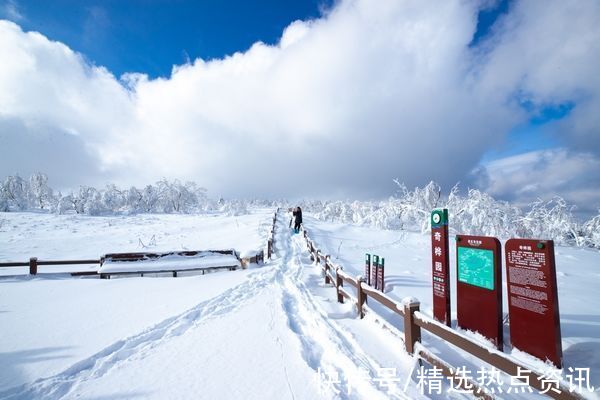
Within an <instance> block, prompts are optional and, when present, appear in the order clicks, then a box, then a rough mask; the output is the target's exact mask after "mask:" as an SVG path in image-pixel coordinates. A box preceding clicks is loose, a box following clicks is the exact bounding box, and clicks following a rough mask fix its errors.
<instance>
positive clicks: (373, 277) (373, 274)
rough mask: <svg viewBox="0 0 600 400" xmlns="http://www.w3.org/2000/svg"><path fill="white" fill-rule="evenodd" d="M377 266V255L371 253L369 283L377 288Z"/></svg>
mask: <svg viewBox="0 0 600 400" xmlns="http://www.w3.org/2000/svg"><path fill="white" fill-rule="evenodd" d="M377 268H379V256H376V255H375V254H373V265H372V266H371V285H372V286H373V287H374V288H375V289H378V287H377Z"/></svg>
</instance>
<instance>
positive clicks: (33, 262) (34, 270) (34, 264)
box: [0, 208, 279, 276]
mask: <svg viewBox="0 0 600 400" xmlns="http://www.w3.org/2000/svg"><path fill="white" fill-rule="evenodd" d="M278 212H279V208H278V209H277V211H275V213H274V214H273V224H272V225H271V228H270V230H269V233H268V235H267V258H268V259H271V256H272V254H273V245H274V233H275V225H276V223H277V213H278ZM264 258H265V255H264V249H263V250H261V251H260V252H259V253H257V254H255V255H254V256H251V257H248V260H247V261H248V262H250V263H258V262H264ZM102 259H103V257H102V258H99V259H93V260H39V259H38V258H37V257H31V258H30V259H29V261H24V262H12V261H10V262H0V268H19V267H29V275H37V274H38V270H39V267H41V266H50V265H92V264H97V265H98V267H100V265H101V264H102ZM68 273H70V274H71V276H84V275H98V272H97V270H86V271H75V272H68ZM174 276H175V275H174Z"/></svg>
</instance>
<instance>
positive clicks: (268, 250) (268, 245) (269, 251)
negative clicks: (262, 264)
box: [267, 239, 273, 260]
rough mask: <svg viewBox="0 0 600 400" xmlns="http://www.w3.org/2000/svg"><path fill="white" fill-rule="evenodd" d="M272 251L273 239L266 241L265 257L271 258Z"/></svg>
mask: <svg viewBox="0 0 600 400" xmlns="http://www.w3.org/2000/svg"><path fill="white" fill-rule="evenodd" d="M272 252H273V239H269V240H268V241H267V257H268V258H269V260H270V259H271V253H272Z"/></svg>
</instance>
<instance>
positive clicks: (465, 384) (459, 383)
mask: <svg viewBox="0 0 600 400" xmlns="http://www.w3.org/2000/svg"><path fill="white" fill-rule="evenodd" d="M418 356H419V357H420V358H422V359H423V360H425V361H427V362H428V363H429V364H431V365H433V366H434V367H437V368H439V369H441V370H442V374H443V375H444V376H447V377H449V378H452V380H453V381H454V385H455V387H457V388H460V389H463V390H470V391H472V394H473V396H475V397H479V398H482V399H486V400H493V399H494V397H493V396H490V395H489V394H488V393H486V392H485V390H484V389H483V388H482V387H480V386H478V385H477V383H475V382H473V380H471V379H464V377H461V376H459V375H457V374H456V372H455V369H454V368H452V367H451V366H450V365H448V364H446V363H445V362H444V361H442V360H441V359H439V358H438V357H436V356H435V355H433V354H431V353H429V352H428V351H426V350H425V349H422V348H421V349H419V350H418Z"/></svg>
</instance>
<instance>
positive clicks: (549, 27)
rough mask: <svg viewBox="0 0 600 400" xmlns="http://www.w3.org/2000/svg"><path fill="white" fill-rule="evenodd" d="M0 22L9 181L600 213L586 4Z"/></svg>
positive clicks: (170, 7)
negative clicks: (401, 195)
mask: <svg viewBox="0 0 600 400" xmlns="http://www.w3.org/2000/svg"><path fill="white" fill-rule="evenodd" d="M1 19H4V20H7V21H0V39H2V40H0V57H2V59H3V60H5V62H4V63H2V65H0V142H1V143H2V144H3V146H2V149H0V156H1V157H0V175H3V176H4V175H8V174H14V173H20V174H22V175H27V174H29V173H32V172H36V171H42V172H46V173H48V175H49V176H50V180H51V183H53V184H54V186H57V187H64V188H69V187H76V186H78V185H80V184H90V185H102V184H104V183H106V182H111V181H113V182H115V183H117V184H121V185H130V184H135V185H138V186H142V185H144V184H146V183H148V182H152V181H154V180H157V179H161V178H163V177H166V178H169V179H175V178H177V179H182V180H195V181H197V182H198V183H199V184H201V185H203V186H206V187H207V188H208V189H209V191H212V192H216V194H222V195H225V196H257V194H260V195H264V196H267V197H289V198H298V197H324V198H340V197H344V198H384V197H386V196H388V195H390V194H392V193H393V192H394V190H395V188H394V184H393V179H396V178H397V179H398V180H400V181H403V182H405V183H406V184H407V185H408V186H409V187H413V186H417V185H424V184H426V183H427V182H428V181H429V180H435V181H437V182H439V183H440V184H441V185H442V187H443V188H445V189H446V190H448V189H449V188H451V187H452V186H453V185H454V184H455V183H457V182H461V184H462V185H463V188H467V187H477V188H480V189H483V190H485V191H487V192H488V193H490V194H492V195H494V196H495V197H498V198H504V199H509V200H513V201H516V202H517V203H519V204H527V203H528V202H530V201H532V200H535V199H536V198H537V197H541V198H546V199H548V198H552V197H553V196H555V195H559V196H563V197H565V198H566V199H567V200H568V201H569V202H571V203H574V204H577V205H578V207H580V209H582V210H586V212H590V213H593V212H595V211H596V210H597V209H598V208H599V207H600V134H599V133H598V126H600V117H599V116H598V114H599V113H598V112H597V110H598V109H599V108H600V77H599V74H597V72H596V70H595V67H594V66H597V65H598V64H599V63H600V27H599V24H597V21H598V20H599V19H600V3H597V2H581V1H577V0H565V1H561V0H551V1H548V2H543V3H542V2H528V1H519V0H481V1H473V2H464V1H460V0H449V1H447V2H442V3H438V2H433V3H427V2H422V1H417V0H382V1H381V2H376V3H373V2H372V1H370V0H306V1H274V0H268V1H266V0H265V1H256V2H248V1H237V0H236V1H233V0H232V1H216V0H214V1H213V0H211V1H185V0H174V1H159V0H147V1H116V0H115V1H113V0H107V1H90V0H69V1H67V0H57V1H52V2H41V1H31V0H0V20H1ZM8 21H11V22H8ZM33 32H37V33H33ZM107 71H108V74H107ZM31 151H33V152H36V153H37V154H38V157H35V158H31V157H27V154H30V153H31ZM367 154H368V155H376V156H371V157H369V158H368V160H369V161H368V162H366V161H365V159H366V158H365V155H367ZM325 156H326V158H327V160H328V162H327V163H326V164H325V165H326V167H324V164H323V159H324V157H325ZM68 160H76V165H77V167H76V168H74V167H73V165H71V162H70V161H68ZM73 162H75V161H73ZM300 166H301V167H300ZM506 171H510V173H506ZM290 176H293V177H294V178H293V179H290ZM267 177H268V178H267ZM532 179H535V182H530V180H532Z"/></svg>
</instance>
